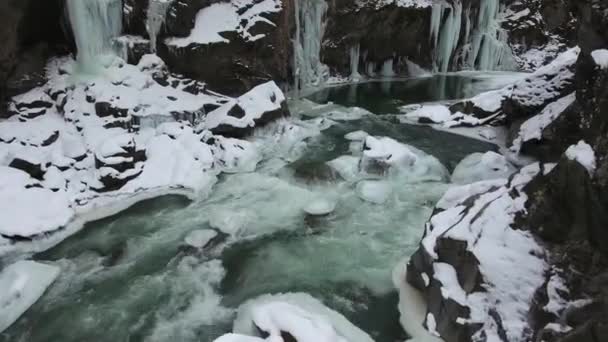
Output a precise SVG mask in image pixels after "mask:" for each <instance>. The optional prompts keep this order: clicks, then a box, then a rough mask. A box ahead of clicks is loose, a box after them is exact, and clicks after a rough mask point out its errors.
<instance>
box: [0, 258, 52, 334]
mask: <svg viewBox="0 0 608 342" xmlns="http://www.w3.org/2000/svg"><path fill="white" fill-rule="evenodd" d="M58 275H59V267H57V266H51V265H46V264H41V263H38V262H34V261H30V260H22V261H17V262H16V263H14V264H11V265H9V266H7V267H5V268H4V269H3V270H2V271H1V272H0V332H2V331H4V330H5V329H6V328H8V327H9V326H10V325H11V324H13V323H14V322H15V321H16V320H17V319H18V318H19V317H20V316H21V315H22V314H23V313H24V312H25V311H26V310H27V309H28V308H29V307H30V306H32V305H33V304H34V303H35V302H36V301H37V300H38V298H40V297H41V296H42V295H43V294H44V291H46V289H47V288H48V287H49V286H50V285H51V284H52V283H53V282H54V281H55V279H56V278H57V276H58Z"/></svg>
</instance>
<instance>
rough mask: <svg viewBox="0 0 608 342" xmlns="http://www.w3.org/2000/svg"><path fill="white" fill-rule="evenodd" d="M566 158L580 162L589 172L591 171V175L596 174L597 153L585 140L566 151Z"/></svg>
mask: <svg viewBox="0 0 608 342" xmlns="http://www.w3.org/2000/svg"><path fill="white" fill-rule="evenodd" d="M566 157H567V158H568V159H570V160H576V161H577V162H579V163H580V164H581V165H583V166H584V167H585V168H586V169H587V171H589V174H593V173H594V172H595V167H596V159H595V152H594V151H593V148H592V147H591V146H590V145H589V144H587V143H586V142H584V141H583V140H581V141H579V142H578V144H576V145H572V146H570V147H569V148H568V149H567V150H566Z"/></svg>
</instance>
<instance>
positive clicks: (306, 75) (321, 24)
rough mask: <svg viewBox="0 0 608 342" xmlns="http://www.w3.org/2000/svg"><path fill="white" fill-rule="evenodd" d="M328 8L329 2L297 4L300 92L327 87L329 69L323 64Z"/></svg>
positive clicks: (317, 0) (311, 0)
mask: <svg viewBox="0 0 608 342" xmlns="http://www.w3.org/2000/svg"><path fill="white" fill-rule="evenodd" d="M327 9H328V5H327V2H325V0H298V1H295V21H296V35H295V38H294V81H295V84H294V88H295V90H296V92H297V91H298V90H300V89H305V88H307V87H311V86H317V85H320V84H323V82H325V80H326V79H327V77H328V76H329V68H328V67H327V66H326V65H324V64H323V63H321V44H322V42H323V35H324V33H325V18H326V13H327Z"/></svg>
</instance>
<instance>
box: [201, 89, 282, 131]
mask: <svg viewBox="0 0 608 342" xmlns="http://www.w3.org/2000/svg"><path fill="white" fill-rule="evenodd" d="M286 116H289V109H287V104H286V103H285V96H284V95H283V92H282V91H281V89H279V87H277V85H276V84H275V83H274V82H268V83H264V84H261V85H258V86H257V87H255V88H253V89H251V90H250V91H249V92H247V93H246V94H244V95H242V96H241V97H239V98H238V99H234V100H231V101H229V102H228V103H226V104H224V105H222V106H221V107H219V108H217V109H216V110H214V111H212V112H210V113H208V114H207V116H206V117H205V120H204V122H203V123H202V124H201V126H199V129H207V130H210V131H211V132H213V133H214V134H219V135H224V136H227V137H233V138H242V137H244V136H247V135H249V134H251V133H252V132H253V129H254V128H255V127H262V126H264V125H266V124H268V123H270V122H272V121H274V120H277V119H279V118H282V117H286Z"/></svg>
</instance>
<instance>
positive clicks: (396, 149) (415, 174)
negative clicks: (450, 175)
mask: <svg viewBox="0 0 608 342" xmlns="http://www.w3.org/2000/svg"><path fill="white" fill-rule="evenodd" d="M359 169H360V171H361V172H363V173H366V174H370V175H379V176H384V175H390V176H403V177H405V178H408V179H409V178H412V179H420V178H424V179H428V180H442V179H444V178H445V176H446V172H447V170H446V169H445V167H444V166H443V165H442V164H441V162H440V161H439V160H437V158H435V157H433V156H431V155H428V154H426V153H424V152H423V151H421V150H419V149H417V148H415V147H413V146H410V145H405V144H402V143H400V142H398V141H396V140H394V139H391V138H388V137H373V136H368V137H367V138H366V139H365V144H364V145H363V156H362V157H361V159H360V162H359Z"/></svg>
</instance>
